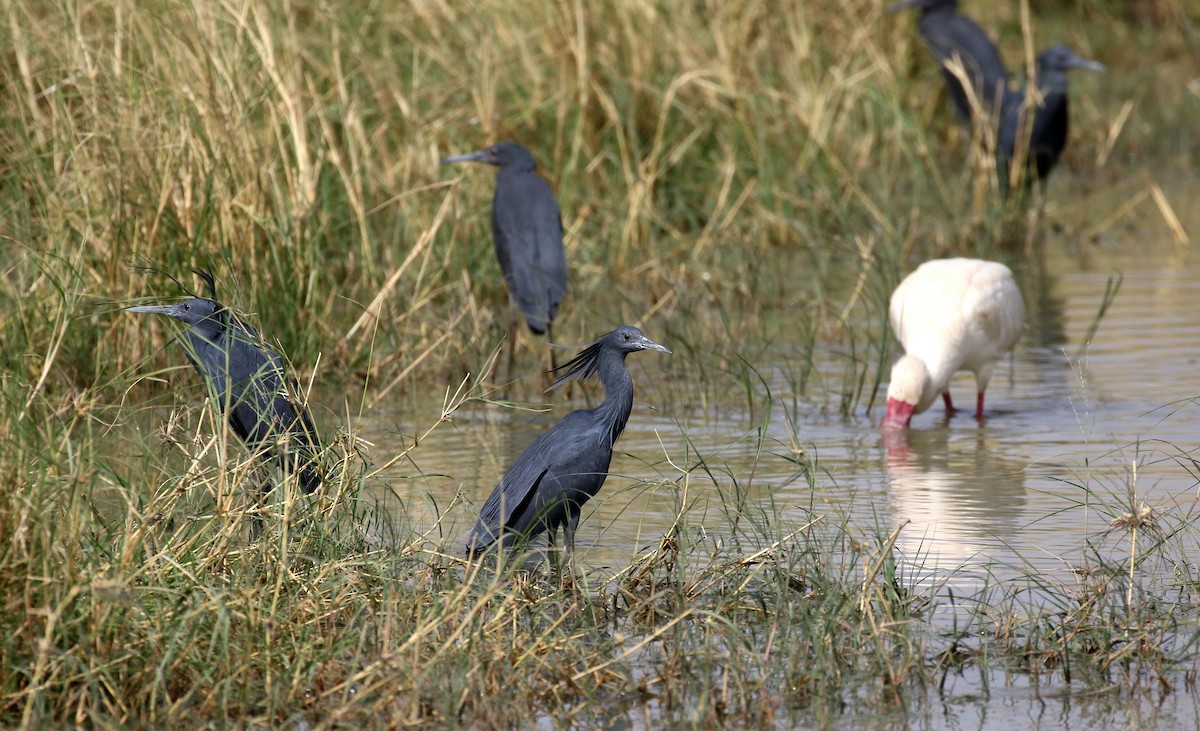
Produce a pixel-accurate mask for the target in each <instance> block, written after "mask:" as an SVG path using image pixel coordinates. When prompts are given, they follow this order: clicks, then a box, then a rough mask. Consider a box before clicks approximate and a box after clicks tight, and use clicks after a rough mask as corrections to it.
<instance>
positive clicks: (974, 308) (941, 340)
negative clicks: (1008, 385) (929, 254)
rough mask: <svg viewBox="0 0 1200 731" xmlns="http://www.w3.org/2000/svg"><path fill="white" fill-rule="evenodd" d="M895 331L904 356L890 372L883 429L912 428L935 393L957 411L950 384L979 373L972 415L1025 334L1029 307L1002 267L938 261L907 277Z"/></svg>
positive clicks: (898, 294)
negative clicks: (994, 369)
mask: <svg viewBox="0 0 1200 731" xmlns="http://www.w3.org/2000/svg"><path fill="white" fill-rule="evenodd" d="M889 316H890V319H891V323H892V332H894V333H895V334H896V339H897V340H899V341H900V344H901V345H903V346H904V356H903V357H902V358H900V360H898V361H896V365H894V366H893V367H892V379H891V383H890V384H889V385H888V409H887V416H886V417H884V420H883V423H884V425H885V426H907V425H908V423H909V421H910V420H911V419H912V416H913V414H919V413H921V412H923V411H925V410H926V409H928V408H929V407H930V405H932V404H933V402H934V401H935V400H937V397H938V395H939V394H940V395H942V397H943V399H944V400H945V402H946V410H947V411H953V410H954V405H953V403H952V402H951V400H950V391H949V385H950V378H951V376H953V375H954V374H955V373H957V372H958V371H971V372H973V373H974V374H975V384H976V386H977V387H978V396H977V398H976V406H975V415H976V417H980V416H982V415H983V393H984V391H986V390H987V386H988V381H990V380H991V378H992V367H993V366H994V365H995V363H996V361H998V360H999V359H1000V358H1002V357H1003V356H1004V354H1005V353H1007V352H1008V351H1010V350H1012V348H1013V346H1014V345H1016V344H1017V341H1018V340H1020V339H1021V332H1022V331H1023V330H1024V329H1025V302H1024V301H1023V300H1022V299H1021V291H1020V290H1019V289H1018V288H1017V283H1016V282H1014V281H1013V277H1012V271H1010V270H1009V268H1008V267H1006V266H1004V265H1003V264H998V263H996V262H993V261H983V260H981V259H935V260H934V261H927V262H925V263H924V264H922V265H921V266H919V267H917V270H916V271H914V272H913V273H912V274H909V275H908V276H907V277H905V278H904V281H903V282H901V283H900V286H899V287H896V291H895V292H893V293H892V302H891V307H890V308H889Z"/></svg>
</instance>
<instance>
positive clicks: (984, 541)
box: [883, 426, 1025, 579]
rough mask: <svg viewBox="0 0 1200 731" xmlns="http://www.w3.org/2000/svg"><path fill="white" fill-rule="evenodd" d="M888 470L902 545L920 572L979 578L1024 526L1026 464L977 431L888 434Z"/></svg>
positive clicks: (895, 431) (897, 431) (896, 431)
mask: <svg viewBox="0 0 1200 731" xmlns="http://www.w3.org/2000/svg"><path fill="white" fill-rule="evenodd" d="M883 445H884V448H885V449H886V450H887V471H888V480H889V492H890V494H891V503H892V520H893V523H894V525H900V524H901V523H903V522H904V521H905V520H909V521H911V522H910V523H909V524H908V525H907V526H905V527H904V528H903V529H902V530H901V531H900V535H899V536H898V538H897V540H896V546H897V548H898V549H899V550H900V552H901V553H902V554H903V556H904V557H905V560H906V562H907V563H908V564H909V565H910V566H911V567H914V568H915V570H916V571H917V573H918V575H924V576H925V577H927V578H934V577H937V578H939V579H941V578H945V577H947V576H948V575H949V574H952V573H954V574H956V575H958V576H960V577H966V576H973V575H976V574H977V573H978V572H977V571H975V570H973V569H977V568H979V567H981V566H984V565H986V564H987V563H988V562H989V559H990V558H992V557H993V555H994V556H995V557H997V558H998V557H999V556H1000V555H1001V554H1002V552H1003V553H1007V551H1004V550H1003V549H1004V546H1005V544H1006V543H1008V542H1009V541H1010V539H1011V538H1012V537H1013V536H1014V535H1015V533H1016V532H1017V530H1018V529H1019V527H1020V523H1021V514H1022V512H1023V508H1024V504H1025V473H1024V465H1023V464H1021V463H1019V462H1017V461H1016V460H1012V459H1008V458H1005V457H1003V456H1002V455H1000V454H998V453H996V452H994V451H992V446H993V445H992V443H991V442H989V440H988V438H987V431H986V429H985V428H983V427H982V426H981V427H980V428H979V429H976V430H973V431H972V432H969V433H968V432H962V431H951V430H950V429H948V428H946V427H942V428H937V429H919V430H913V429H887V430H884V435H883Z"/></svg>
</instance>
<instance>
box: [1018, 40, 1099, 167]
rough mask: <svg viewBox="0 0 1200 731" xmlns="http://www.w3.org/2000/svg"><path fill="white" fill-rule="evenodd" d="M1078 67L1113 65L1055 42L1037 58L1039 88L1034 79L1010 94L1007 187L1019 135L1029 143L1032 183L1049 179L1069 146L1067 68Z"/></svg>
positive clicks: (1028, 165) (1026, 155)
mask: <svg viewBox="0 0 1200 731" xmlns="http://www.w3.org/2000/svg"><path fill="white" fill-rule="evenodd" d="M1073 69H1089V70H1091V71H1100V72H1104V71H1107V70H1108V69H1107V68H1106V67H1105V66H1104V64H1102V63H1099V62H1098V61H1093V60H1091V59H1087V58H1083V57H1082V56H1079V55H1077V54H1076V53H1075V52H1074V51H1072V50H1071V49H1070V48H1068V47H1067V46H1064V45H1061V44H1060V45H1057V46H1051V47H1050V48H1047V49H1046V50H1044V51H1042V52H1041V53H1040V54H1039V55H1038V57H1037V65H1036V77H1037V78H1036V79H1035V81H1036V82H1037V90H1036V93H1030V90H1029V86H1028V84H1022V85H1021V86H1020V87H1019V88H1018V89H1016V90H1014V91H1010V92H1008V93H1006V94H1005V96H1004V106H1003V109H1002V116H1001V119H1000V132H999V137H998V140H997V145H996V155H997V158H998V165H999V168H1000V176H1001V178H1000V179H1001V181H1002V182H1004V183H1006V184H1005V188H1007V179H1008V173H1009V166H1010V165H1011V163H1012V158H1013V156H1014V155H1015V154H1016V149H1017V142H1018V140H1023V141H1024V144H1025V150H1026V152H1025V162H1026V165H1027V171H1028V175H1027V176H1026V181H1027V183H1028V182H1032V177H1031V176H1035V175H1036V177H1037V179H1038V180H1045V179H1046V176H1047V175H1049V174H1050V171H1051V170H1053V169H1054V166H1055V165H1057V164H1058V158H1059V157H1060V156H1061V155H1062V151H1063V149H1065V148H1066V146H1067V130H1068V126H1069V115H1068V109H1067V106H1068V105H1067V72H1068V71H1071V70H1073ZM1031 107H1032V109H1031ZM1031 118H1032V124H1031V123H1030V119H1031Z"/></svg>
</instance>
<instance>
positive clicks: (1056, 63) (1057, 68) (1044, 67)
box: [1037, 43, 1108, 75]
mask: <svg viewBox="0 0 1200 731" xmlns="http://www.w3.org/2000/svg"><path fill="white" fill-rule="evenodd" d="M1037 66H1038V73H1039V74H1043V75H1044V74H1046V73H1050V72H1059V73H1066V72H1067V71H1071V70H1072V69H1087V70H1089V71H1099V72H1100V73H1104V72H1105V71H1108V67H1107V66H1105V65H1104V64H1102V63H1100V62H1099V61H1093V60H1091V59H1090V58H1084V57H1083V56H1080V55H1079V54H1077V53H1075V52H1074V51H1072V50H1071V49H1070V48H1069V47H1067V46H1065V45H1063V44H1061V43H1060V44H1058V45H1056V46H1050V47H1049V48H1047V49H1046V50H1044V51H1042V52H1041V53H1040V54H1038V58H1037Z"/></svg>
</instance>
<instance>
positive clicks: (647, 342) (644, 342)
mask: <svg viewBox="0 0 1200 731" xmlns="http://www.w3.org/2000/svg"><path fill="white" fill-rule="evenodd" d="M638 345H640V346H642V350H657V351H658V352H660V353H666V354H667V355H670V354H671V351H670V350H668V349H667V346H665V345H659V344H658V343H656V342H654V341H653V340H651V339H650V338H648V337H646V336H645V335H643V336H642V339H641V341H640V342H639V343H638Z"/></svg>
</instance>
